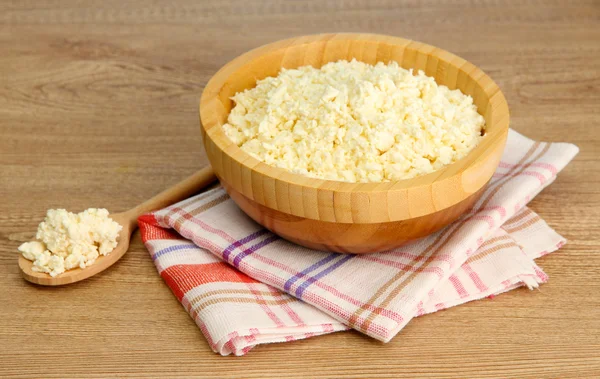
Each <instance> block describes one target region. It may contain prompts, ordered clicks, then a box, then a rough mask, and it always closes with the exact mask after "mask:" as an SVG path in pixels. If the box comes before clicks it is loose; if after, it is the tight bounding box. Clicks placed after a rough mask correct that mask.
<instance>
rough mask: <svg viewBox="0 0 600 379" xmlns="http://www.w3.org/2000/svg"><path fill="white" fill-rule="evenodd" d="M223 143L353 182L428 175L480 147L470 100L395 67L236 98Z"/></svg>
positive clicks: (261, 84) (353, 65)
mask: <svg viewBox="0 0 600 379" xmlns="http://www.w3.org/2000/svg"><path fill="white" fill-rule="evenodd" d="M232 100H233V101H234V102H235V106H234V107H233V109H232V110H231V112H230V114H229V117H228V120H227V123H226V124H225V125H223V129H224V131H225V133H226V135H227V136H228V137H229V138H230V139H231V140H232V141H233V142H234V143H236V144H237V145H238V146H240V147H241V149H242V150H244V151H246V152H247V153H249V154H250V155H252V156H254V157H255V158H257V159H259V160H260V161H263V162H265V163H267V164H269V165H273V166H276V167H280V168H283V169H286V170H289V171H291V172H294V173H297V174H303V175H307V176H311V177H316V178H322V179H329V180H338V181H346V182H385V181H392V180H400V179H408V178H412V177H415V176H418V175H423V174H427V173H430V172H432V171H435V170H438V169H440V168H442V167H443V166H445V165H448V164H451V163H453V162H455V161H457V160H459V159H461V158H462V157H464V156H465V155H466V154H467V153H468V152H469V151H470V150H471V149H473V148H474V147H475V146H476V145H477V144H478V143H479V141H480V140H481V139H482V138H483V137H482V134H483V133H482V131H483V129H484V128H485V121H484V119H483V117H482V116H481V115H480V114H478V113H477V108H476V106H475V105H474V104H473V99H472V98H471V97H470V96H467V95H465V94H463V93H462V92H460V91H459V90H450V89H449V88H448V87H446V86H443V85H438V84H437V83H436V82H435V80H434V79H433V78H431V77H428V76H426V75H425V74H424V73H423V72H422V71H419V72H418V73H417V74H416V75H413V72H412V70H405V69H403V68H401V67H400V66H398V64H397V63H396V62H391V63H389V64H387V65H386V64H383V63H378V64H376V65H375V66H373V65H369V64H365V63H362V62H358V61H356V60H353V61H351V62H348V61H338V62H333V63H328V64H326V65H324V66H323V67H322V68H321V69H316V68H313V67H311V66H304V67H300V68H298V69H291V70H285V69H284V70H282V71H281V72H280V73H279V75H278V76H277V77H268V78H266V79H263V80H260V81H258V82H257V85H256V87H254V88H252V89H248V90H245V91H243V92H239V93H237V94H236V95H235V96H233V97H232Z"/></svg>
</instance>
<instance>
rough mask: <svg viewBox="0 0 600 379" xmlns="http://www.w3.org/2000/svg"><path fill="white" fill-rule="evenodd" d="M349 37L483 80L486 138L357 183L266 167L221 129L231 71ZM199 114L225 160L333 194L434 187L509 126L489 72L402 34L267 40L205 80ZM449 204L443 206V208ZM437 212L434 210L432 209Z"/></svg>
mask: <svg viewBox="0 0 600 379" xmlns="http://www.w3.org/2000/svg"><path fill="white" fill-rule="evenodd" d="M347 40H348V41H349V40H365V41H370V42H381V43H387V44H390V45H393V46H398V47H402V48H403V49H405V51H406V49H408V48H410V49H414V50H418V51H420V52H425V53H427V54H430V55H432V56H435V57H437V58H440V59H443V60H444V61H446V62H447V63H448V65H451V66H453V67H455V68H456V69H457V70H459V72H462V73H464V75H467V76H468V77H470V78H471V79H472V80H474V81H476V82H477V83H479V84H481V83H484V84H485V87H484V91H485V93H486V95H488V98H489V102H488V104H489V105H488V106H487V107H486V108H490V107H491V108H492V109H493V112H494V114H498V115H499V116H498V117H497V118H496V119H495V120H494V128H493V133H488V132H487V130H486V135H485V137H486V138H484V139H482V141H481V142H480V143H479V144H478V146H476V147H475V148H474V149H473V150H471V151H470V152H469V153H468V154H467V155H466V156H465V157H463V158H461V159H460V160H458V161H456V162H454V163H452V164H450V165H447V166H444V167H442V168H441V169H439V170H436V171H434V172H431V173H428V174H425V175H421V176H417V177H414V178H410V179H402V180H397V181H388V182H356V183H353V182H342V181H336V180H326V179H320V178H313V177H309V176H305V175H302V174H295V173H292V172H290V171H287V170H285V169H282V168H279V167H275V166H271V165H268V164H267V163H264V162H262V161H259V160H258V159H256V158H254V157H253V156H251V155H250V154H248V153H246V152H245V151H243V150H242V149H241V148H239V147H238V146H237V145H236V144H235V143H233V141H231V140H230V139H229V138H228V137H227V136H226V135H225V132H224V129H223V128H222V123H221V122H220V120H219V118H218V116H217V108H218V107H221V108H222V103H221V102H220V99H219V94H220V92H221V90H222V89H223V88H224V86H226V85H227V80H228V79H229V78H230V77H231V75H232V74H234V73H235V72H237V71H238V70H239V69H241V68H243V67H244V66H246V65H251V64H252V62H254V61H255V60H256V59H259V58H260V57H261V56H263V55H265V54H266V53H272V52H273V51H277V50H281V49H287V48H289V47H291V46H298V45H309V44H313V43H323V42H325V43H328V42H329V41H347ZM359 60H360V59H359ZM485 111H486V110H485V109H478V112H479V113H480V114H483V113H482V112H485ZM199 114H200V124H201V128H202V130H203V135H204V139H206V138H210V140H211V141H212V142H213V143H214V144H215V145H216V146H217V147H218V149H220V150H221V151H222V152H223V153H224V154H226V155H228V156H229V158H231V159H233V160H235V161H236V162H237V163H239V164H240V165H242V166H244V167H246V168H247V169H249V170H251V171H252V172H255V173H258V174H260V175H262V176H263V177H266V178H269V179H272V180H275V181H284V182H286V183H288V184H291V185H297V186H300V187H303V188H311V189H319V190H329V191H333V192H337V193H356V192H361V193H374V192H375V193H380V192H388V191H394V190H406V189H411V188H419V187H426V186H435V185H437V184H440V183H442V182H444V181H446V180H449V179H451V178H452V177H454V176H456V175H458V174H460V173H461V172H463V171H465V170H467V169H468V168H469V167H471V166H473V165H481V164H484V161H485V159H486V158H488V157H489V156H490V155H491V154H493V152H492V151H491V150H493V149H492V148H491V147H493V141H491V140H496V141H495V142H496V143H497V142H500V143H501V144H502V147H503V146H504V143H505V141H506V137H507V134H508V126H509V111H508V104H507V102H506V99H505V97H504V95H503V94H502V91H501V90H500V88H499V87H498V85H497V84H496V83H495V82H494V81H493V80H492V79H491V78H490V77H489V76H487V75H486V74H485V73H484V72H483V71H482V70H481V69H479V68H478V67H476V66H475V65H473V64H472V63H470V62H468V61H466V60H465V59H463V58H460V57H458V56H457V55H454V54H452V53H450V52H448V51H446V50H443V49H440V48H437V47H435V46H432V45H428V44H424V43H421V42H416V41H412V40H408V39H405V38H401V37H394V36H388V35H381V34H365V33H331V34H314V35H304V36H299V37H294V38H289V39H284V40H280V41H276V42H272V43H268V44H266V45H262V46H260V47H257V48H254V49H252V50H250V51H248V52H246V53H243V54H241V55H239V56H237V57H236V58H234V59H233V60H231V61H230V62H228V63H227V64H226V65H224V66H223V67H222V68H221V69H219V70H218V71H217V72H216V73H215V74H214V75H213V76H212V77H211V79H210V80H209V81H208V83H207V85H206V87H205V88H204V90H203V92H202V96H201V98H200V103H199ZM494 117H496V116H494ZM486 121H487V120H486ZM488 128H490V125H487V122H486V129H488ZM204 144H205V147H206V141H204ZM466 162H468V163H466ZM211 163H212V162H211ZM215 171H216V170H215ZM488 180H489V178H485V180H483V179H482V180H481V181H480V182H481V186H483V185H484V184H485V183H487V181H488ZM481 186H479V187H478V188H473V189H472V192H475V191H476V190H478V189H479V188H481ZM458 201H459V200H457V201H454V202H453V203H456V202H458ZM451 205H453V204H447V206H451ZM437 210H438V209H436V211H437ZM415 216H416V215H415Z"/></svg>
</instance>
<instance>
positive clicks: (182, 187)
mask: <svg viewBox="0 0 600 379" xmlns="http://www.w3.org/2000/svg"><path fill="white" fill-rule="evenodd" d="M214 180H216V177H215V175H214V173H213V171H212V168H211V167H210V166H209V167H206V168H204V169H202V170H200V171H198V172H196V173H195V174H193V175H192V176H190V177H188V178H187V179H185V180H183V181H182V182H180V183H178V184H176V185H175V186H173V187H171V188H169V189H167V190H165V191H163V192H161V193H159V194H158V195H156V196H154V197H153V198H152V199H150V200H148V201H146V202H144V203H142V204H140V205H138V206H137V207H135V208H132V209H130V210H128V211H126V212H122V213H115V214H111V215H110V218H111V219H113V220H114V221H116V222H117V223H118V224H119V225H121V226H122V227H123V228H122V229H121V231H120V232H119V237H118V240H117V246H116V247H115V248H114V249H113V251H111V252H110V253H109V254H108V255H101V256H99V257H98V258H97V259H96V261H95V262H94V263H93V264H92V265H90V266H88V267H86V268H75V269H72V270H68V271H65V272H63V273H62V274H60V275H57V276H55V277H52V276H50V275H49V274H46V273H44V272H37V271H33V269H32V267H33V262H32V261H30V260H28V259H25V258H24V257H23V256H22V255H19V268H20V269H21V273H22V275H23V278H25V280H27V281H29V282H31V283H35V284H40V285H43V286H61V285H64V284H70V283H75V282H78V281H80V280H83V279H87V278H89V277H90V276H93V275H96V274H97V273H99V272H101V271H104V270H106V269H107V268H109V267H110V266H112V265H113V264H115V263H116V262H117V261H118V260H119V259H121V257H123V255H125V253H126V252H127V250H128V249H129V242H130V240H131V234H132V233H133V232H134V231H135V230H136V229H137V219H138V217H139V216H141V215H142V214H144V213H148V212H151V211H153V210H156V209H160V208H164V207H166V206H168V205H170V204H173V203H176V202H178V201H180V200H183V199H185V198H188V197H190V196H191V195H193V194H195V193H197V192H199V191H200V190H201V189H202V188H204V187H206V186H207V185H209V184H210V183H211V182H213V181H214Z"/></svg>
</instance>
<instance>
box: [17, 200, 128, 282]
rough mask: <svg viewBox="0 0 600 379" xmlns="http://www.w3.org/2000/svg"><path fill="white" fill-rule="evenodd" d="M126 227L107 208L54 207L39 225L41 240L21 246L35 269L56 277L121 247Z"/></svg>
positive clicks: (85, 265)
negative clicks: (69, 209)
mask: <svg viewBox="0 0 600 379" xmlns="http://www.w3.org/2000/svg"><path fill="white" fill-rule="evenodd" d="M121 229H122V226H121V225H119V224H118V223H117V222H115V221H113V220H112V219H111V218H110V217H108V211H107V210H106V209H97V208H90V209H87V210H85V211H83V212H80V213H77V214H75V213H71V212H67V211H66V210H64V209H50V210H48V212H47V213H46V218H45V219H44V221H43V222H42V223H40V225H39V226H38V230H37V234H36V239H37V241H32V242H25V243H24V244H22V245H21V246H19V251H20V252H21V253H22V254H23V257H25V258H26V259H28V260H30V261H32V262H33V266H32V270H33V271H37V272H45V273H48V274H50V276H52V277H54V276H57V275H59V274H62V273H63V272H65V270H70V269H73V268H76V267H80V268H85V267H87V266H89V265H91V264H93V263H94V262H95V261H96V258H98V257H99V256H100V255H107V254H109V253H110V252H111V251H112V250H113V249H114V248H115V247H116V246H117V237H118V236H119V232H120V231H121Z"/></svg>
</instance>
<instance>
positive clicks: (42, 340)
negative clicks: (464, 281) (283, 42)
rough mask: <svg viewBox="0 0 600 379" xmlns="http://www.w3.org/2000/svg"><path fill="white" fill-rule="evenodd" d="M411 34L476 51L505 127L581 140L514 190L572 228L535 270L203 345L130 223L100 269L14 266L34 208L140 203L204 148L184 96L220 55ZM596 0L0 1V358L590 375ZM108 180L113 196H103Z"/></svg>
mask: <svg viewBox="0 0 600 379" xmlns="http://www.w3.org/2000/svg"><path fill="white" fill-rule="evenodd" d="M339 31H347V32H370V33H382V34H389V35H396V36H401V37H404V38H407V39H413V40H417V41H422V42H425V43H428V44H431V45H434V46H439V47H440V48H443V49H445V50H448V51H451V52H452V53H454V54H456V55H458V56H461V57H463V58H465V59H467V60H468V61H470V62H473V63H474V64H475V65H477V66H478V67H480V68H481V69H482V70H484V71H485V72H486V73H487V74H488V75H490V76H491V77H492V78H493V79H494V81H496V82H497V83H498V85H499V86H500V88H501V89H502V91H503V92H504V94H505V96H506V98H507V101H508V103H509V107H510V110H511V127H513V128H514V129H516V130H518V131H520V132H522V133H524V134H526V135H528V136H529V137H531V138H535V139H539V140H545V141H568V142H573V143H576V144H577V145H578V146H579V147H580V148H581V152H580V154H579V155H578V156H577V157H576V159H575V160H574V161H573V162H572V163H571V164H570V165H569V166H568V167H567V168H566V169H565V171H564V172H562V173H561V174H560V175H559V177H558V178H557V180H556V181H555V182H554V183H553V184H552V185H551V186H550V187H549V188H547V189H546V190H544V191H543V192H542V193H541V194H540V195H538V196H537V197H536V198H535V199H534V200H533V201H532V202H531V204H530V206H531V208H532V209H533V210H535V211H536V212H538V213H539V214H540V215H541V216H542V217H543V218H544V219H545V220H546V221H547V222H548V223H549V224H550V225H551V226H552V227H554V228H555V229H556V230H557V231H558V232H560V233H561V234H562V235H564V236H565V237H566V238H567V239H568V240H569V243H568V244H567V245H566V246H565V247H564V248H563V249H561V250H560V251H559V252H558V253H556V254H550V255H548V256H546V257H544V258H542V259H540V260H539V264H540V266H541V267H542V268H543V269H544V270H545V271H546V273H548V274H549V276H550V281H549V283H547V284H544V285H543V286H542V287H541V288H540V290H537V291H528V290H525V289H521V290H516V291H512V292H510V293H507V294H503V295H501V296H498V297H496V298H495V299H493V300H483V301H477V302H473V303H469V304H465V305H463V306H460V307H456V308H452V309H449V310H446V311H443V312H439V313H437V314H432V315H428V316H424V317H421V318H418V319H416V320H413V321H412V322H411V323H410V324H409V325H408V327H407V328H406V329H404V330H403V331H402V332H401V333H400V334H399V335H398V336H397V337H396V338H395V339H394V340H393V341H392V342H390V343H389V344H385V345H382V344H380V343H378V342H375V341H372V340H370V339H368V338H365V337H363V336H361V335H359V334H358V333H354V332H347V333H336V334H333V335H327V336H322V337H316V338H310V339H308V340H304V341H297V342H291V343H286V344H274V345H268V346H261V347H258V348H256V349H254V350H252V351H251V352H250V353H249V354H248V355H247V356H245V357H242V358H234V357H226V358H223V357H220V356H217V355H214V354H213V353H212V352H211V351H210V349H209V347H208V345H207V343H206V341H205V340H204V339H203V337H202V335H201V333H200V331H199V330H198V328H197V327H196V326H195V324H194V323H193V321H192V320H191V319H190V317H189V316H188V315H187V314H186V312H185V311H184V309H183V308H182V307H181V306H180V305H179V303H178V302H177V300H176V299H175V297H174V296H173V295H172V294H171V293H170V291H169V290H168V288H167V287H166V286H165V285H164V283H163V282H162V279H161V278H160V277H159V276H158V275H157V274H156V270H155V268H154V265H153V264H152V262H151V260H150V259H149V257H148V252H147V251H146V250H145V249H144V247H143V245H142V244H141V241H140V238H139V235H138V234H134V236H133V238H132V246H131V249H130V251H129V252H128V253H127V254H126V255H125V256H124V257H123V258H122V259H121V260H120V261H119V262H118V263H117V264H115V265H114V266H113V267H112V268H111V269H110V270H107V271H104V272H103V273H101V274H99V275H97V276H95V277H93V278H90V279H89V280H86V281H83V282H81V283H78V284H75V285H72V286H66V287H61V288H45V287H39V286H35V285H32V284H29V283H27V282H26V281H24V280H23V279H22V278H21V276H20V273H19V268H18V267H17V265H16V264H15V258H16V248H17V246H18V245H19V244H20V243H21V242H23V241H26V240H28V239H29V238H31V237H32V236H33V234H34V231H35V227H36V226H37V224H38V223H39V221H40V220H41V219H42V218H43V215H44V213H45V210H46V209H48V208H51V207H64V208H66V209H69V210H72V211H79V210H82V209H85V208H87V207H90V206H102V207H106V208H108V209H109V210H110V211H113V212H119V211H123V210H126V209H129V208H131V207H132V206H134V205H135V204H139V203H140V202H142V201H143V200H145V199H148V198H150V197H151V196H152V195H154V194H156V193H158V192H159V191H161V190H162V189H164V188H167V187H169V186H170V185H172V184H174V183H176V182H178V181H179V180H181V179H183V178H184V177H186V176H187V175H189V174H191V173H193V172H194V171H196V170H197V169H199V168H201V167H202V166H203V165H205V164H206V163H207V160H206V156H205V155H204V153H203V149H202V139H201V137H200V133H199V131H198V113H197V105H198V99H199V96H200V94H201V92H202V90H203V88H204V86H205V85H206V83H207V81H208V79H209V78H210V77H211V76H212V75H213V74H214V73H215V72H216V71H217V70H218V69H219V68H220V67H221V66H223V65H224V64H225V63H226V62H228V61H230V60H231V59H233V58H234V57H235V56H238V55H239V54H241V53H243V52H245V51H248V50H249V49H251V48H254V47H258V46H260V45H263V44H265V43H268V42H272V41H276V40H280V39H283V38H290V37H293V36H296V35H303V34H310V33H335V32H339ZM598 41H600V4H599V3H598V1H597V0H587V1H559V0H537V1H523V2H515V1H504V0H494V1H477V2H474V1H460V0H443V1H433V0H424V1H416V0H407V1H396V0H371V1H366V0H354V1H348V2H342V1H335V2H332V1H322V0H309V1H303V2H299V1H298V2H297V1H284V0H280V1H269V2H267V1H257V0H247V1H243V2H241V1H240V2H238V1H232V0H219V1H213V0H207V1H191V0H180V1H160V0H153V1H148V2H146V1H140V0H138V1H136V0H132V1H128V2H125V1H117V0H107V1H103V2H91V1H89V2H86V1H76V0H61V1H53V0H39V1H16V0H15V1H2V2H0V52H1V54H0V136H1V138H0V199H2V201H1V202H0V286H1V288H2V290H1V291H0V320H2V322H1V323H0V377H2V378H40V377H44V378H81V377H90V378H107V377H120V378H123V377H137V378H166V377H178V378H185V377H190V378H191V377H206V378H214V377H224V378H240V377H243V378H265V377H273V378H302V377H314V378H339V377H344V378H361V377H363V378H364V377H381V378H400V377H410V378H415V377H419V378H465V377H468V378H519V379H522V378H530V379H538V378H578V379H581V378H597V377H600V354H599V353H598V351H599V349H600V295H599V294H600V283H599V281H598V278H599V277H600V254H598V252H599V251H600V222H599V221H598V220H599V219H600V175H599V173H600V163H599V162H600V159H599V158H600V156H599V154H600V130H599V125H598V103H599V101H600V89H599V86H600V85H599V83H600V72H599V71H598V66H599V63H600V48H599V45H598ZM117 195H118V196H117Z"/></svg>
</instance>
